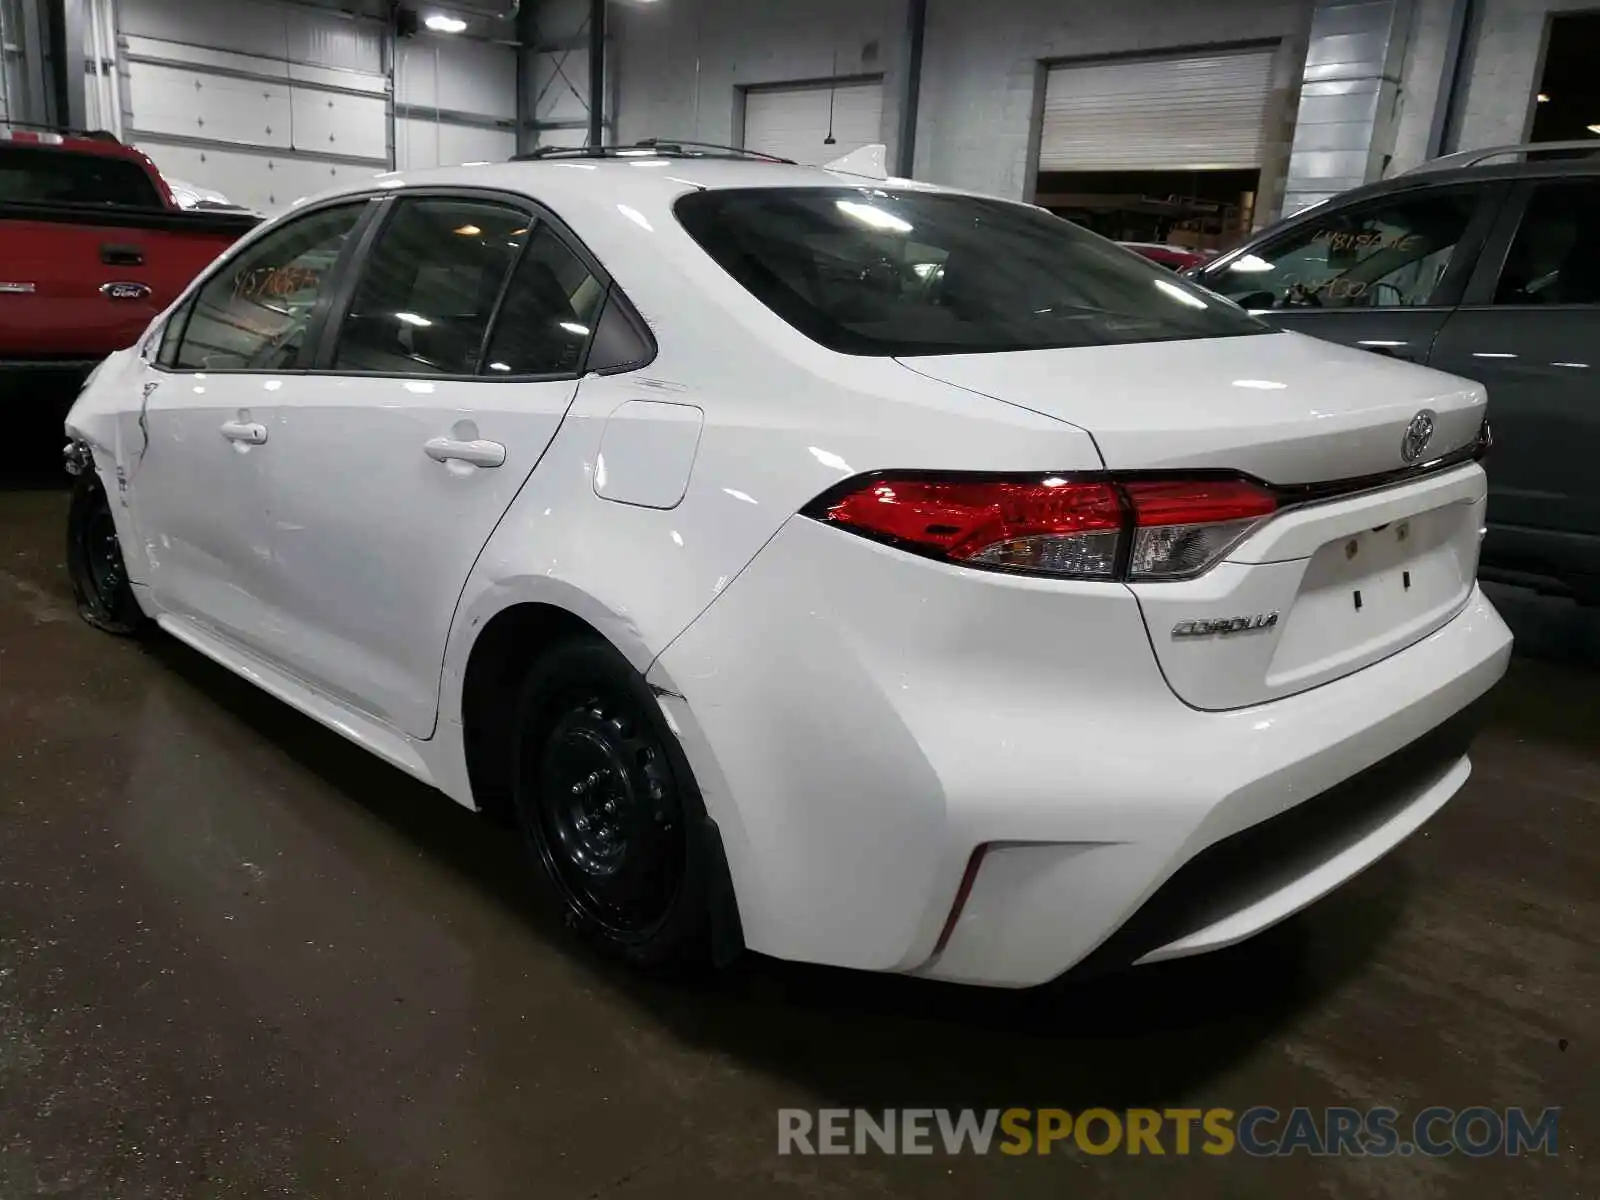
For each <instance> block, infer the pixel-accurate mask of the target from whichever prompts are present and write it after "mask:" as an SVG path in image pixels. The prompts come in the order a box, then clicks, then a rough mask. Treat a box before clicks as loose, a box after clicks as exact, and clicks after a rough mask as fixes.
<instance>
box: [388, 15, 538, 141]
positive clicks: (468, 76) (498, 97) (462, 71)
mask: <svg viewBox="0 0 1600 1200" xmlns="http://www.w3.org/2000/svg"><path fill="white" fill-rule="evenodd" d="M395 100H396V103H397V106H398V113H399V119H398V120H397V122H396V130H395V165H396V166H397V167H401V168H404V167H436V166H444V165H449V164H453V163H462V162H476V161H492V160H504V159H507V158H510V157H511V155H512V154H514V153H515V152H516V140H517V138H516V118H517V52H516V49H515V47H513V46H508V45H501V44H498V43H495V42H488V41H478V40H475V39H471V38H466V37H461V36H457V35H447V36H428V35H422V36H418V37H415V38H408V39H406V40H405V41H404V42H401V43H400V46H399V52H398V54H397V55H396V58H395Z"/></svg>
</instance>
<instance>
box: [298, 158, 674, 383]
mask: <svg viewBox="0 0 1600 1200" xmlns="http://www.w3.org/2000/svg"><path fill="white" fill-rule="evenodd" d="M376 198H378V199H382V200H384V201H387V202H388V203H386V204H385V205H384V206H383V207H384V208H385V209H386V213H385V215H384V217H383V219H382V221H381V223H380V222H377V221H375V222H374V224H373V227H372V230H371V232H370V235H369V236H368V237H366V238H364V239H363V244H362V246H361V247H360V250H359V258H357V259H356V260H354V261H353V263H352V264H351V266H350V268H349V274H348V276H347V277H346V278H344V279H342V280H341V287H340V290H339V301H338V304H337V307H330V311H329V314H328V319H327V325H326V330H327V331H331V332H329V333H325V335H324V341H325V344H322V345H319V346H318V347H317V353H316V355H315V356H314V357H312V358H311V359H310V360H309V364H310V365H309V369H310V370H311V371H313V372H315V373H316V374H318V375H329V376H335V377H343V376H352V377H360V378H365V379H413V378H415V379H428V380H432V381H434V382H438V383H451V382H456V383H470V382H478V383H547V382H559V381H562V380H570V379H581V378H582V377H583V376H584V375H585V374H587V373H588V372H589V371H591V370H597V369H598V368H593V367H590V366H589V365H588V359H589V357H590V356H591V355H592V354H593V352H594V344H595V336H594V335H591V336H590V338H589V342H588V344H587V345H586V346H585V347H584V353H583V357H582V358H580V359H579V364H580V366H579V369H578V370H577V371H563V372H559V373H554V374H537V375H533V374H519V375H488V374H485V373H484V365H483V364H482V363H481V362H480V365H479V368H478V371H477V373H475V374H471V375H454V374H449V375H447V374H441V373H438V372H431V371H430V372H427V373H425V374H424V373H422V372H399V371H396V372H378V371H350V370H339V369H337V368H335V367H334V366H333V362H334V359H335V356H336V353H337V344H338V335H337V332H336V327H337V326H339V325H342V324H343V322H344V319H345V317H346V316H347V315H348V313H349V310H350V304H351V302H352V301H353V300H354V298H355V289H356V286H357V284H358V282H359V281H360V278H361V270H362V268H363V267H364V266H365V265H366V262H367V260H368V258H369V257H370V256H371V252H372V247H373V246H375V245H376V244H377V241H378V239H379V238H381V237H382V229H383V226H386V225H387V223H388V220H389V219H390V218H389V216H388V215H387V214H388V212H392V211H393V209H394V207H395V206H396V205H397V204H398V203H399V202H400V201H401V200H476V201H479V202H480V203H489V204H503V205H505V206H506V207H508V208H514V209H516V210H517V211H519V212H522V213H524V214H526V215H527V217H528V235H527V237H526V238H525V239H524V241H523V246H522V250H521V251H520V252H519V253H518V255H517V259H516V261H515V262H514V263H513V264H512V266H511V270H510V273H509V274H508V275H507V276H506V282H505V284H504V285H503V286H502V287H501V289H500V295H499V297H498V298H497V300H496V302H495V307H494V309H493V310H492V311H491V312H490V314H489V323H488V326H487V328H486V330H485V334H484V341H483V343H482V346H483V347H487V346H489V345H490V344H491V343H492V342H493V339H494V335H495V330H496V327H497V325H498V324H499V320H500V312H501V310H502V309H503V308H504V306H505V300H506V296H507V294H508V292H509V290H510V284H511V281H512V280H514V279H515V278H516V269H517V267H518V266H519V265H520V264H521V262H522V257H523V255H525V254H527V253H528V248H529V247H530V246H531V245H532V244H533V239H534V237H535V235H536V234H537V233H538V231H539V229H540V228H541V227H546V226H548V227H549V230H550V232H551V233H552V234H554V235H555V237H556V238H557V240H558V241H560V242H561V244H562V245H563V246H564V247H565V248H566V249H567V250H569V251H570V252H571V253H572V255H573V257H575V258H576V259H577V260H578V262H579V263H581V264H582V265H583V268H584V269H585V270H586V271H588V272H589V274H590V275H592V276H593V277H594V279H595V282H596V283H598V284H599V285H600V286H601V287H602V288H604V289H605V291H606V306H605V308H604V309H602V311H601V320H604V318H605V313H606V312H607V311H609V310H610V309H611V308H612V307H613V298H614V299H615V301H616V303H617V307H618V309H619V311H620V313H621V315H622V316H623V317H625V318H626V319H627V320H628V321H629V322H630V324H632V325H633V326H634V327H635V328H636V329H638V330H640V331H641V332H642V336H643V338H644V341H645V344H646V345H647V346H648V348H649V351H650V353H649V357H648V358H646V359H644V360H643V361H640V362H634V363H627V364H619V365H616V366H614V367H612V368H610V369H608V370H606V371H605V372H604V373H605V374H614V373H616V372H618V371H625V370H634V369H637V368H638V367H641V366H644V365H645V364H646V363H648V362H650V361H652V360H653V359H654V358H655V355H656V342H655V338H654V337H653V336H651V335H650V333H649V329H648V327H647V326H646V325H645V324H644V321H643V319H642V318H641V317H640V316H639V315H638V310H637V309H635V308H634V307H633V305H632V304H631V303H630V302H629V301H628V299H627V297H626V296H625V295H624V294H623V292H622V290H621V289H620V288H619V287H618V286H617V283H616V281H615V280H614V279H613V278H612V277H611V273H610V272H609V271H607V270H606V269H605V267H604V266H602V265H601V263H600V260H599V259H597V258H596V257H595V256H594V254H593V253H591V252H590V250H589V248H588V247H587V246H586V245H584V243H583V241H582V240H581V239H580V238H579V237H578V236H577V234H575V233H573V231H572V228H571V227H570V226H569V225H568V224H567V223H566V222H565V221H563V220H561V218H560V217H558V216H557V215H556V214H555V213H553V212H551V211H550V210H549V209H548V208H546V207H545V206H544V205H543V204H541V203H539V202H538V201H537V200H534V199H533V198H532V197H530V196H525V195H523V194H522V193H520V192H508V191H502V190H500V189H498V188H470V187H443V186H440V187H416V188H396V189H394V190H392V191H387V192H384V193H381V194H380V195H379V196H378V197H376ZM599 323H600V322H599V321H597V322H596V326H597V328H598V326H599ZM481 357H483V356H480V358H481Z"/></svg>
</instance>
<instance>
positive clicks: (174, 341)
mask: <svg viewBox="0 0 1600 1200" xmlns="http://www.w3.org/2000/svg"><path fill="white" fill-rule="evenodd" d="M193 311H194V302H193V301H190V302H189V303H188V304H185V305H184V306H183V307H182V308H180V309H179V310H178V311H177V312H175V313H173V314H172V315H171V316H170V317H168V318H167V323H166V324H165V325H163V326H162V327H161V337H160V340H159V343H158V345H157V347H156V366H158V367H166V368H168V369H171V368H172V367H174V366H176V365H177V363H178V347H179V345H180V344H181V343H182V341H183V327H184V326H185V325H187V324H188V323H189V314H190V313H191V312H193Z"/></svg>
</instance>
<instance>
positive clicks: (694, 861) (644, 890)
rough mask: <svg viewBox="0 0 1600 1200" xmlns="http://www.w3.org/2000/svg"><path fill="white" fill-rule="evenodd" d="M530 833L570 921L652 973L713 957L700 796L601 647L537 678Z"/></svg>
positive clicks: (529, 748) (522, 760)
mask: <svg viewBox="0 0 1600 1200" xmlns="http://www.w3.org/2000/svg"><path fill="white" fill-rule="evenodd" d="M518 735H519V736H518V741H519V745H518V749H517V764H516V768H517V776H516V783H515V789H514V798H515V805H516V813H517V819H518V824H519V825H520V826H521V828H522V831H523V834H524V837H525V838H526V840H527V843H528V847H529V850H530V852H531V854H532V856H533V857H534V859H535V861H536V863H537V865H538V868H539V871H540V874H541V875H542V876H543V878H544V880H545V881H546V882H547V883H548V884H549V885H550V891H551V892H552V893H553V894H554V897H555V900H556V902H557V904H558V905H559V907H560V909H561V911H562V913H563V915H564V916H565V918H566V920H567V921H568V923H569V924H571V925H573V926H574V927H576V928H577V929H578V930H579V932H581V933H582V934H583V935H584V936H585V937H586V938H588V939H589V940H590V941H591V942H593V943H595V944H597V945H599V946H600V947H601V948H603V949H605V950H607V951H610V952H612V953H615V954H619V955H620V956H622V957H625V958H627V959H629V960H630V961H633V962H635V963H637V964H639V965H644V966H665V965H675V966H682V965H689V964H691V963H698V962H700V961H703V960H704V959H705V958H706V957H707V955H708V951H709V937H708V933H709V925H710V920H709V910H708V903H707V877H708V873H709V871H708V863H707V854H706V848H705V840H704V836H703V822H704V810H703V809H702V807H701V802H700V797H699V792H698V790H697V789H696V788H695V785H694V780H693V777H692V775H691V774H690V772H689V768H688V764H687V762H686V761H685V760H684V758H683V754H682V751H681V749H680V748H679V746H678V744H677V741H676V739H675V737H674V736H673V734H672V732H671V731H670V730H669V729H667V728H666V725H665V722H664V721H663V720H662V718H661V714H660V709H659V707H658V706H657V705H656V703H655V699H654V697H653V695H652V694H651V692H650V689H649V686H648V685H647V684H646V683H645V682H644V680H643V678H641V677H640V676H639V674H638V673H637V672H636V671H634V669H633V668H632V667H631V666H630V665H629V664H628V663H627V661H626V660H625V659H623V658H622V656H621V655H619V654H618V653H617V652H616V651H615V650H613V649H612V648H611V647H610V646H609V645H607V644H605V643H604V642H602V641H600V640H599V639H598V638H579V639H573V640H571V641H567V642H563V643H561V644H560V645H557V646H555V647H553V648H552V649H551V650H549V651H548V652H546V653H545V654H544V655H543V656H542V657H541V658H540V659H539V661H538V662H537V663H536V664H535V665H534V667H533V668H532V670H531V671H530V672H529V675H528V678H527V680H526V681H525V683H524V686H523V691H522V700H521V704H520V705H519V709H518Z"/></svg>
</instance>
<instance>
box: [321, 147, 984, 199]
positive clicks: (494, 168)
mask: <svg viewBox="0 0 1600 1200" xmlns="http://www.w3.org/2000/svg"><path fill="white" fill-rule="evenodd" d="M428 186H433V187H480V188H493V189H497V190H504V191H510V192H521V193H525V194H527V195H530V196H533V197H535V198H536V199H546V198H549V199H552V200H553V199H555V198H556V197H558V196H559V197H567V196H571V197H576V196H579V195H586V196H589V197H603V198H605V199H607V200H610V201H612V202H613V203H627V202H628V201H629V199H630V197H637V198H638V199H640V200H646V201H653V202H655V203H660V202H661V201H662V200H663V199H670V198H675V197H676V196H678V195H681V194H683V193H684V192H688V191H695V190H709V189H720V188H760V187H781V188H804V187H887V188H894V189H896V190H916V191H930V192H948V191H952V190H956V189H949V188H943V187H939V186H937V185H935V184H931V183H921V182H919V181H917V180H912V179H892V178H891V179H882V178H877V177H874V176H870V175H855V174H849V173H847V172H843V171H830V170H827V169H826V168H824V167H808V166H801V165H798V164H793V163H783V162H770V161H766V160H763V159H743V158H711V157H706V158H686V157H670V156H665V155H663V156H659V157H656V156H652V157H645V156H639V157H618V158H580V157H571V158H567V157H559V158H548V159H536V160H530V161H523V162H500V163H465V164H463V165H461V166H458V167H434V168H429V169H427V170H418V171H410V170H402V171H389V172H386V173H384V174H382V175H378V176H376V177H375V178H372V179H365V180H359V181H353V182H351V183H350V184H348V185H346V186H343V187H340V188H338V189H335V191H333V192H328V193H323V195H335V194H340V193H346V192H368V191H371V190H372V189H373V188H374V187H380V188H400V187H407V188H411V187H428Z"/></svg>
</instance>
